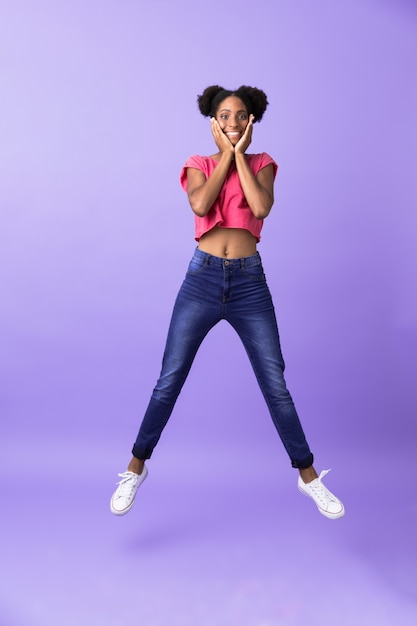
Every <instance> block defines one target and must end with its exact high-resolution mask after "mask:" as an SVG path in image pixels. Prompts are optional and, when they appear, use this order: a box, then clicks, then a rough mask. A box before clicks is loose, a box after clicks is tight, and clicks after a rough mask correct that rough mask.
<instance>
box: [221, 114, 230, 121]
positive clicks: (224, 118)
mask: <svg viewBox="0 0 417 626" xmlns="http://www.w3.org/2000/svg"><path fill="white" fill-rule="evenodd" d="M228 117H229V116H228V115H227V114H226V113H222V114H221V115H220V119H221V120H227V119H228Z"/></svg>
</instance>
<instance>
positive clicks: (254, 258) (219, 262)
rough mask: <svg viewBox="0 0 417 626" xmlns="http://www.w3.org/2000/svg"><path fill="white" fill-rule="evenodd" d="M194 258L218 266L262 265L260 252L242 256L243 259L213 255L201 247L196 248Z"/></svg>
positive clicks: (241, 266)
mask: <svg viewBox="0 0 417 626" xmlns="http://www.w3.org/2000/svg"><path fill="white" fill-rule="evenodd" d="M194 258H195V259H198V260H201V261H203V262H204V263H205V264H206V265H214V266H216V267H228V268H236V267H240V268H243V267H253V266H254V265H262V261H261V256H260V254H259V252H255V254H251V255H250V256H245V257H242V258H241V259H225V258H223V257H219V256H213V255H212V254H208V253H207V252H203V251H202V250H200V249H199V248H196V249H195V250H194Z"/></svg>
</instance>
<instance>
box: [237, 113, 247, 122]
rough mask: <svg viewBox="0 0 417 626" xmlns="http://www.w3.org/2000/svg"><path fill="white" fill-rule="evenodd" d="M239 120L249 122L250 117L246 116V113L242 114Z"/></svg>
mask: <svg viewBox="0 0 417 626" xmlns="http://www.w3.org/2000/svg"><path fill="white" fill-rule="evenodd" d="M239 119H240V120H247V119H248V116H247V115H246V113H241V114H240V115H239Z"/></svg>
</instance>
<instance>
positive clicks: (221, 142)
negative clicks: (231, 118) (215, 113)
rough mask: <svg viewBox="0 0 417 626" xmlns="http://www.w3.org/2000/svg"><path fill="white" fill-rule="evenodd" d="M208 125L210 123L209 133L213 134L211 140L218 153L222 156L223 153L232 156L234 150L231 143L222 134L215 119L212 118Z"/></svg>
mask: <svg viewBox="0 0 417 626" xmlns="http://www.w3.org/2000/svg"><path fill="white" fill-rule="evenodd" d="M210 123H211V132H212V134H213V139H214V141H215V143H216V146H217V147H218V149H219V151H220V152H221V153H222V154H223V152H231V153H232V154H234V152H235V148H234V146H233V144H232V143H231V141H230V139H229V138H228V137H227V135H225V134H224V132H223V131H222V129H221V128H220V124H219V122H218V121H217V120H216V118H215V117H212V118H211V119H210Z"/></svg>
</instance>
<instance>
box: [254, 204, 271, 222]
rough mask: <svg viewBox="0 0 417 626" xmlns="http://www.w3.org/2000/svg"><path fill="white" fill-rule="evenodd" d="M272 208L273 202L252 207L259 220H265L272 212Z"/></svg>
mask: <svg viewBox="0 0 417 626" xmlns="http://www.w3.org/2000/svg"><path fill="white" fill-rule="evenodd" d="M271 209H272V203H271V204H268V205H261V206H258V207H254V208H253V209H252V213H253V214H254V216H255V217H256V219H257V220H264V219H265V218H266V217H268V215H269V214H270V212H271Z"/></svg>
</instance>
